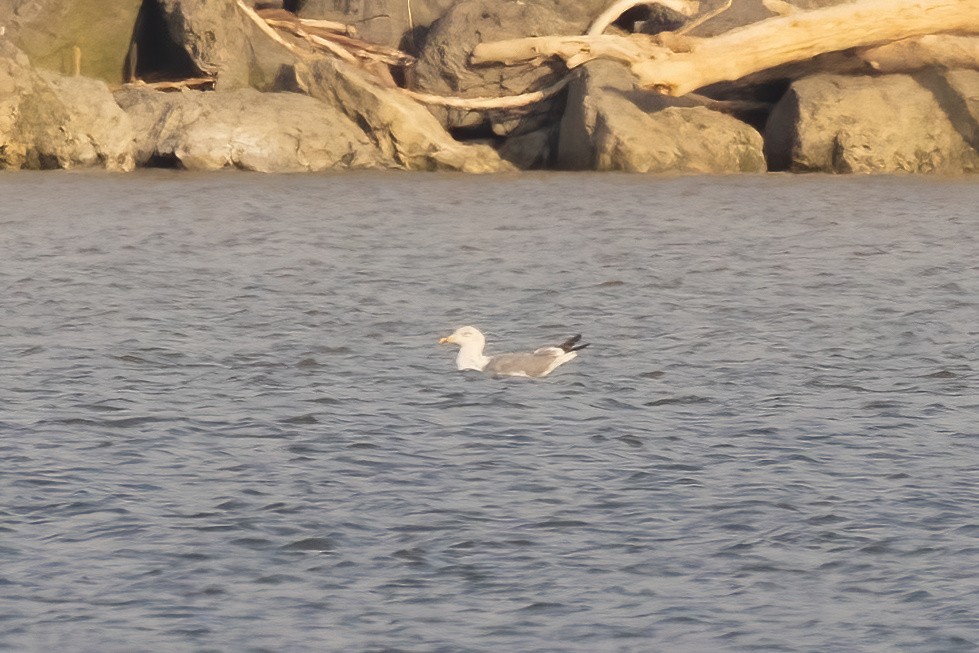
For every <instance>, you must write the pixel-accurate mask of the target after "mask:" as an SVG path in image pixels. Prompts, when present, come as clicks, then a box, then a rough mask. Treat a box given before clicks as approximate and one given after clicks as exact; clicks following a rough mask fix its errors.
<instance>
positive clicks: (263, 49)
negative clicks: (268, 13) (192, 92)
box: [156, 0, 295, 91]
mask: <svg viewBox="0 0 979 653" xmlns="http://www.w3.org/2000/svg"><path fill="white" fill-rule="evenodd" d="M156 1H157V2H159V4H160V7H161V9H162V12H163V17H164V21H165V23H166V28H167V30H168V31H169V33H170V37H171V38H172V39H173V40H174V41H175V42H176V43H177V44H179V45H180V46H181V47H183V49H184V50H185V51H186V52H187V54H188V55H189V56H190V59H191V60H192V61H193V63H194V65H195V66H197V68H198V69H200V70H201V72H203V73H205V74H208V75H214V76H215V77H216V78H217V82H216V88H217V89H219V90H230V89H234V88H244V87H248V86H251V87H253V88H257V89H259V90H262V91H269V90H279V88H280V87H279V85H278V82H279V79H280V77H281V76H282V75H283V70H286V69H289V68H291V66H292V64H293V63H294V62H295V57H294V55H292V53H290V52H289V51H288V50H287V49H286V48H285V47H283V46H282V45H281V44H279V43H277V42H276V41H275V40H273V39H272V38H270V37H269V36H268V35H267V34H266V33H265V32H264V31H263V30H261V29H260V28H259V26H257V25H256V24H255V22H253V21H251V20H249V19H248V18H247V17H246V16H245V15H244V13H243V12H242V11H241V10H240V9H239V8H238V6H237V4H236V3H235V0H156Z"/></svg>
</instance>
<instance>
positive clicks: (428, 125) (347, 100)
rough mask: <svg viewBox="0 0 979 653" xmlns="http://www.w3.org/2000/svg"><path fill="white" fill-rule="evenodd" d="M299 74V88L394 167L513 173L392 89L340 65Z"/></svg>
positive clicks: (318, 65) (325, 63)
mask: <svg viewBox="0 0 979 653" xmlns="http://www.w3.org/2000/svg"><path fill="white" fill-rule="evenodd" d="M297 72H301V76H300V79H299V80H298V85H299V86H300V87H302V88H304V89H306V90H307V91H308V92H309V94H310V95H312V96H313V97H316V98H320V99H322V100H323V101H324V102H326V103H328V104H330V105H332V106H333V107H335V108H336V110H337V111H342V112H344V113H346V114H347V116H348V117H349V118H350V119H351V120H353V121H354V122H355V123H356V124H358V125H360V126H361V127H362V128H363V129H364V130H365V132H366V133H367V134H368V135H369V136H370V138H371V140H372V141H373V142H374V144H375V145H376V146H377V147H378V149H380V150H381V152H382V153H383V155H384V156H385V157H387V158H388V159H389V160H390V161H392V162H393V164H394V165H396V166H397V167H401V168H405V169H407V170H460V171H463V172H501V171H506V170H512V169H513V167H512V166H511V165H510V164H508V163H507V162H505V161H503V160H502V159H501V158H500V156H499V155H498V154H497V153H496V151H495V150H494V149H493V148H491V147H489V146H488V145H465V144H463V143H460V142H459V141H457V140H455V139H454V138H452V136H451V135H450V134H449V133H448V132H447V131H446V130H445V129H444V128H443V127H442V125H441V124H440V123H439V122H438V120H436V119H435V117H434V116H433V115H432V114H431V113H430V112H429V111H428V109H427V108H425V107H424V106H423V105H421V104H419V103H417V102H416V101H414V100H412V99H411V98H409V97H408V96H407V95H405V94H404V93H402V92H401V91H399V90H397V89H395V88H384V87H381V86H378V85H377V84H376V83H375V82H372V81H369V80H367V79H366V78H365V77H364V76H363V75H362V74H361V72H360V71H359V70H358V69H356V68H354V67H353V66H351V65H349V64H347V63H345V62H343V61H339V60H334V59H321V60H319V61H316V62H314V63H312V64H311V65H310V66H309V68H308V70H302V71H299V70H297Z"/></svg>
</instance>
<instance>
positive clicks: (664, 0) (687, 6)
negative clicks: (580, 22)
mask: <svg viewBox="0 0 979 653" xmlns="http://www.w3.org/2000/svg"><path fill="white" fill-rule="evenodd" d="M644 5H662V6H664V7H666V8H667V9H672V10H673V11H675V12H677V13H678V14H682V15H684V16H693V15H694V14H696V13H697V10H698V9H699V8H700V3H699V2H697V1H696V0H618V2H613V3H612V4H611V5H609V7H608V8H607V9H606V10H605V11H603V12H602V13H600V14H599V15H598V17H597V18H595V20H593V21H592V24H591V25H590V26H589V27H588V30H587V31H586V32H585V34H592V35H594V34H602V33H604V32H605V30H607V29H608V26H609V25H611V24H612V23H614V22H615V21H617V20H618V19H619V17H620V16H622V14H624V13H625V12H627V11H629V10H630V9H632V8H633V7H641V6H644Z"/></svg>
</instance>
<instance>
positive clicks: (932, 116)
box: [765, 70, 979, 173]
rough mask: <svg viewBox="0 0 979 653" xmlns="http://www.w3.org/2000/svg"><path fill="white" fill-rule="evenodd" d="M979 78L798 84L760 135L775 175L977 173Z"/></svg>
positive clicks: (821, 78)
mask: <svg viewBox="0 0 979 653" xmlns="http://www.w3.org/2000/svg"><path fill="white" fill-rule="evenodd" d="M977 125H979V72H976V71H971V70H969V71H967V70H958V71H950V72H945V73H941V72H934V71H932V72H923V73H919V74H916V75H885V76H881V77H848V76H842V75H829V74H826V75H815V76H812V77H808V78H805V79H801V80H799V81H796V82H795V83H793V84H792V86H791V87H790V89H789V91H788V93H786V94H785V96H784V97H783V98H782V100H780V101H779V103H778V104H777V105H776V106H775V109H774V110H773V111H772V114H771V116H770V117H769V120H768V124H767V126H766V129H765V133H766V140H765V151H766V154H767V155H768V159H769V162H770V163H771V166H772V169H774V170H791V171H793V172H807V171H819V172H865V173H869V172H935V173H955V172H962V171H969V172H974V171H976V170H979V152H977V150H979V128H977Z"/></svg>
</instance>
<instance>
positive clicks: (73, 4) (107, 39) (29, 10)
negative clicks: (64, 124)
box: [0, 0, 142, 84]
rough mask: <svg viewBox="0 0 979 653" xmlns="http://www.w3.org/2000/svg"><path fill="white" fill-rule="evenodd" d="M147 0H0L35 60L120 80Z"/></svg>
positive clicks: (9, 24) (11, 28) (17, 40)
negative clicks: (142, 8) (135, 28)
mask: <svg viewBox="0 0 979 653" xmlns="http://www.w3.org/2000/svg"><path fill="white" fill-rule="evenodd" d="M141 4H142V0H113V1H112V2H106V1H105V0H0V16H3V17H4V18H3V19H0V23H2V24H3V25H4V27H5V28H6V31H7V34H6V36H7V37H8V38H9V39H10V40H11V41H12V42H13V44H14V45H16V46H17V47H18V48H20V49H21V50H23V51H24V53H26V54H27V56H28V57H30V60H31V62H32V63H33V64H34V65H35V66H37V67H39V68H46V69H48V70H53V71H56V72H60V73H64V74H74V73H76V72H80V73H81V74H82V75H85V76H87V77H95V78H97V79H101V80H103V81H106V82H109V83H110V84H118V83H119V82H122V81H124V78H125V61H126V57H127V55H128V53H129V44H130V41H131V40H132V36H133V25H135V23H136V16H137V14H138V13H139V8H140V5H141ZM76 47H77V53H76ZM76 63H77V64H78V66H79V69H78V70H75V65H76Z"/></svg>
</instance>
